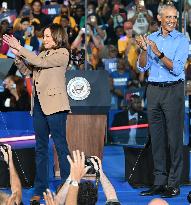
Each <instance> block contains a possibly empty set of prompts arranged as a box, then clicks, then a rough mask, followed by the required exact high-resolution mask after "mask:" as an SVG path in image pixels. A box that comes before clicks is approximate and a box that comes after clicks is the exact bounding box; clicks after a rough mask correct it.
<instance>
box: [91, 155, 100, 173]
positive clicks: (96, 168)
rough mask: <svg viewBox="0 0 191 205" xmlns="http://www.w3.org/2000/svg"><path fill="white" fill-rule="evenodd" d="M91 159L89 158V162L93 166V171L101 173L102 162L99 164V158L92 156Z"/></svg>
mask: <svg viewBox="0 0 191 205" xmlns="http://www.w3.org/2000/svg"><path fill="white" fill-rule="evenodd" d="M92 157H93V158H91V161H92V163H93V165H94V168H95V170H96V171H98V170H99V172H103V169H102V162H101V160H100V159H99V157H97V156H92ZM94 158H95V159H96V160H97V161H98V164H97V163H96V162H95V159H94Z"/></svg>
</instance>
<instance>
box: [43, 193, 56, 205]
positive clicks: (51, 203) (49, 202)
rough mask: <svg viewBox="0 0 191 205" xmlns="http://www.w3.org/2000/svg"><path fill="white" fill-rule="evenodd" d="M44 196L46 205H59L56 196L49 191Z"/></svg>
mask: <svg viewBox="0 0 191 205" xmlns="http://www.w3.org/2000/svg"><path fill="white" fill-rule="evenodd" d="M43 195H44V200H45V202H46V205H58V203H57V202H56V200H55V197H54V194H52V193H51V191H50V190H49V189H47V190H46V192H43Z"/></svg>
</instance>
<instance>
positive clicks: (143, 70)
mask: <svg viewBox="0 0 191 205" xmlns="http://www.w3.org/2000/svg"><path fill="white" fill-rule="evenodd" d="M139 59H140V55H139V57H138V60H137V69H138V70H139V71H140V72H145V71H147V70H148V69H149V68H150V66H151V63H150V62H149V56H148V52H147V64H146V65H145V67H141V66H140V65H139Z"/></svg>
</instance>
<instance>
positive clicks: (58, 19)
mask: <svg viewBox="0 0 191 205" xmlns="http://www.w3.org/2000/svg"><path fill="white" fill-rule="evenodd" d="M62 16H68V18H69V22H70V26H71V28H73V29H75V30H76V31H78V28H77V24H76V21H75V19H74V18H73V17H72V16H70V9H69V7H68V6H66V5H64V4H63V5H62V7H61V14H60V15H59V16H56V17H55V18H54V20H53V23H57V24H61V20H62V18H61V17H62Z"/></svg>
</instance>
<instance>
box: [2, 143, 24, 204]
mask: <svg viewBox="0 0 191 205" xmlns="http://www.w3.org/2000/svg"><path fill="white" fill-rule="evenodd" d="M0 151H1V152H2V153H3V157H4V160H5V162H6V163H7V165H8V168H9V172H10V185H11V195H9V194H6V193H4V192H0V202H1V204H2V205H4V204H6V205H21V204H23V203H22V202H21V199H22V187H21V182H20V179H19V177H18V174H17V172H16V169H15V167H14V163H13V158H12V151H11V146H10V145H8V144H5V145H3V147H2V146H0Z"/></svg>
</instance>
